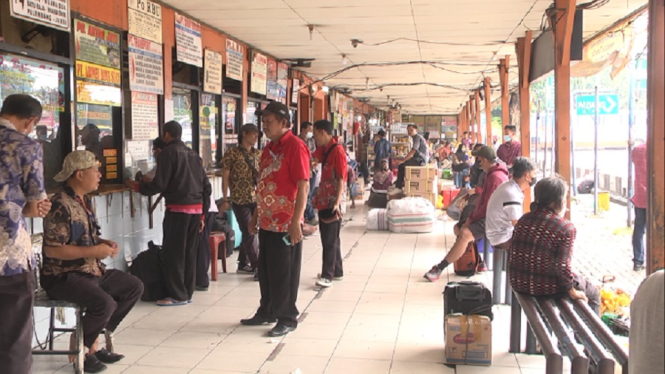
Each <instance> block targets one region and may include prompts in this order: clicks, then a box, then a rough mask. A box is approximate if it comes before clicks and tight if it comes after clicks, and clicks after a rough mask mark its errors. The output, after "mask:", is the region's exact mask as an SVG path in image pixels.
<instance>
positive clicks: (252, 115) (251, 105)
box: [245, 101, 261, 126]
mask: <svg viewBox="0 0 665 374" xmlns="http://www.w3.org/2000/svg"><path fill="white" fill-rule="evenodd" d="M260 105H261V104H260V103H258V102H256V101H249V102H247V112H245V123H253V124H255V125H257V126H259V125H260V123H258V120H259V118H258V116H257V115H256V111H257V110H258V109H259V108H260Z"/></svg>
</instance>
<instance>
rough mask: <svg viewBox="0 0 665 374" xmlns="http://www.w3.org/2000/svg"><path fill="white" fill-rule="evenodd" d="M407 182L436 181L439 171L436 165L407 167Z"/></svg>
mask: <svg viewBox="0 0 665 374" xmlns="http://www.w3.org/2000/svg"><path fill="white" fill-rule="evenodd" d="M405 171H406V173H405V174H406V180H407V181H408V180H435V179H437V178H438V175H439V169H437V168H436V165H426V166H407V167H406V170H405Z"/></svg>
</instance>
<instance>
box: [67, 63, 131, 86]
mask: <svg viewBox="0 0 665 374" xmlns="http://www.w3.org/2000/svg"><path fill="white" fill-rule="evenodd" d="M76 77H77V78H83V79H88V80H91V81H95V82H100V83H108V84H112V85H114V86H120V70H117V69H111V68H108V67H106V66H101V65H95V64H89V63H87V62H83V61H76Z"/></svg>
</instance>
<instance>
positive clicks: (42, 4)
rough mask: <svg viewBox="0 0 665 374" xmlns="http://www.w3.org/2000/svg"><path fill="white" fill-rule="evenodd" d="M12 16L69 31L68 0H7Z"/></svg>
mask: <svg viewBox="0 0 665 374" xmlns="http://www.w3.org/2000/svg"><path fill="white" fill-rule="evenodd" d="M9 3H10V4H11V14H12V17H15V18H20V19H24V20H26V21H30V22H34V23H39V24H40V25H44V26H49V27H53V28H55V29H59V30H62V31H67V32H69V31H70V29H69V18H70V16H69V0H9Z"/></svg>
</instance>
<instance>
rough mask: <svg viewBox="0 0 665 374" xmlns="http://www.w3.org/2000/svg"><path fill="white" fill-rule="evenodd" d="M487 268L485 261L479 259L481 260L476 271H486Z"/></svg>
mask: <svg viewBox="0 0 665 374" xmlns="http://www.w3.org/2000/svg"><path fill="white" fill-rule="evenodd" d="M487 270H488V269H487V265H486V264H485V261H481V262H480V263H479V264H478V268H477V270H476V271H477V272H478V273H483V272H486V271H487Z"/></svg>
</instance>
